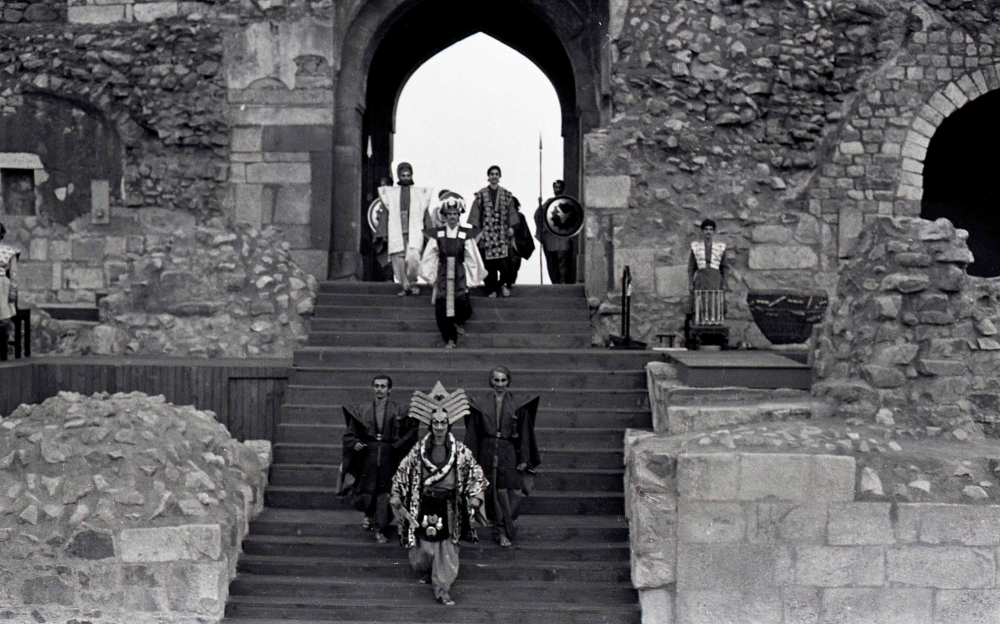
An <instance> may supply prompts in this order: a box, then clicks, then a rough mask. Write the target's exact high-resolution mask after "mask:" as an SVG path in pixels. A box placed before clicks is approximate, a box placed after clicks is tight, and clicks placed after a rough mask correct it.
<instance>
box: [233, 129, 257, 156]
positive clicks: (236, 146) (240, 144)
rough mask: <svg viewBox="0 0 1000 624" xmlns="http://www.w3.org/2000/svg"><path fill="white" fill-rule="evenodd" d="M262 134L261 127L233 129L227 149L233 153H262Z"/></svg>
mask: <svg viewBox="0 0 1000 624" xmlns="http://www.w3.org/2000/svg"><path fill="white" fill-rule="evenodd" d="M263 133H264V129H263V128H261V127H259V126H258V127H243V128H233V131H232V137H231V138H230V142H229V147H230V149H231V150H232V151H234V152H253V153H257V152H261V151H263Z"/></svg>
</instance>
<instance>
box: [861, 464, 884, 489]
mask: <svg viewBox="0 0 1000 624" xmlns="http://www.w3.org/2000/svg"><path fill="white" fill-rule="evenodd" d="M861 491H862V492H871V493H872V494H875V495H876V496H885V491H884V490H883V489H882V480H881V479H879V476H878V473H877V472H875V471H874V470H872V469H871V468H869V467H867V466H866V467H865V468H864V470H862V471H861Z"/></svg>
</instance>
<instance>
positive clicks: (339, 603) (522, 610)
mask: <svg viewBox="0 0 1000 624" xmlns="http://www.w3.org/2000/svg"><path fill="white" fill-rule="evenodd" d="M372 589H373V594H375V593H377V591H376V590H377V587H373V588H372ZM424 589H426V590H427V594H426V596H427V598H426V603H417V604H414V603H413V601H411V600H409V599H406V598H401V599H390V598H378V599H377V600H376V599H374V598H372V597H369V598H364V599H359V600H335V599H332V598H317V597H298V596H288V597H282V596H231V597H230V599H229V601H227V603H226V616H227V617H242V616H252V617H257V618H260V617H267V618H274V619H290V618H315V619H323V620H331V621H338V620H349V621H351V620H353V621H369V622H434V623H435V624H440V623H441V621H442V617H443V616H445V617H447V618H448V619H449V620H450V621H452V622H462V623H476V624H496V623H498V622H525V623H528V622H543V621H544V622H546V623H551V624H593V623H594V622H601V623H603V624H638V623H639V617H640V614H639V605H638V603H636V604H633V605H611V606H606V607H604V606H589V605H572V604H561V603H545V602H537V603H534V602H533V603H522V602H519V601H516V600H512V601H511V602H504V601H498V600H497V599H496V597H495V596H494V597H493V598H492V599H486V600H483V601H473V600H466V601H464V602H463V603H461V604H459V605H456V606H454V607H451V608H449V609H448V610H447V611H446V612H444V613H443V612H442V607H441V605H439V604H437V603H436V602H434V600H433V594H432V593H431V590H430V588H428V587H424ZM453 596H454V597H455V599H456V600H462V597H461V589H460V587H459V586H458V585H457V584H456V586H455V589H454V592H453Z"/></svg>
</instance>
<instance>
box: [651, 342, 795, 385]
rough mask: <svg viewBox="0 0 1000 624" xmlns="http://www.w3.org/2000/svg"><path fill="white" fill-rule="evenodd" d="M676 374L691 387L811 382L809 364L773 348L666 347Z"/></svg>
mask: <svg viewBox="0 0 1000 624" xmlns="http://www.w3.org/2000/svg"><path fill="white" fill-rule="evenodd" d="M665 353H666V354H667V357H668V359H669V360H670V362H671V363H672V364H674V365H675V366H676V367H677V378H678V379H679V380H680V381H681V382H682V383H684V384H685V385H688V386H692V387H695V388H720V387H727V386H738V387H744V388H796V389H800V390H808V389H809V388H810V387H811V386H812V368H811V367H809V366H807V365H806V364H802V363H800V362H797V361H795V360H793V359H791V358H788V357H785V356H783V355H780V354H778V353H775V352H773V351H666V352H665Z"/></svg>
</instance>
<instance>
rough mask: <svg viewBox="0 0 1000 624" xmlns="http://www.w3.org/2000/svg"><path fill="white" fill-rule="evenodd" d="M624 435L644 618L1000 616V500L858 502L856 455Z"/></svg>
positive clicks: (923, 619) (881, 621)
mask: <svg viewBox="0 0 1000 624" xmlns="http://www.w3.org/2000/svg"><path fill="white" fill-rule="evenodd" d="M626 440H627V442H626V445H627V454H626V465H627V470H626V477H625V486H626V513H627V515H628V519H629V530H630V539H631V545H632V582H633V584H634V585H635V587H636V588H637V589H638V590H639V594H640V599H641V602H642V609H643V620H642V621H643V622H647V623H648V622H656V623H657V624H709V623H711V624H715V623H717V622H747V623H750V622H752V623H754V624H769V623H774V624H779V623H781V622H820V621H822V622H856V623H858V624H861V623H864V624H890V623H900V624H903V623H906V624H915V623H928V624H929V623H934V624H938V623H940V624H945V623H947V624H956V623H958V622H968V623H972V622H976V623H980V622H981V623H985V622H997V621H1000V586H998V584H997V545H998V537H997V535H998V533H1000V506H972V505H952V504H932V503H912V504H893V503H888V502H858V501H856V500H855V479H856V475H855V472H856V464H855V459H854V458H853V457H848V456H836V455H808V454H766V453H715V454H712V453H704V454H695V453H678V452H677V451H676V446H673V447H671V446H670V445H669V442H668V441H667V440H665V439H664V438H660V437H656V436H652V435H650V434H639V433H635V432H630V433H629V435H628V436H627V438H626Z"/></svg>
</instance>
